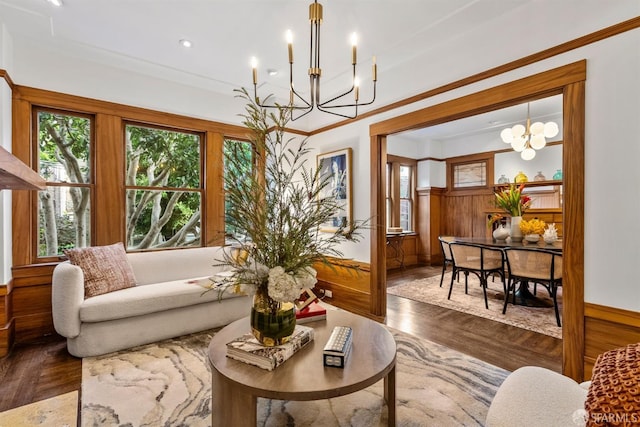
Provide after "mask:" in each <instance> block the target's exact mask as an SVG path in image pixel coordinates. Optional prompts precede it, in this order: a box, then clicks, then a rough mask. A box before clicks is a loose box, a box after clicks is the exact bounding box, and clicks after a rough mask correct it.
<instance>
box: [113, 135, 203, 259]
mask: <svg viewBox="0 0 640 427" xmlns="http://www.w3.org/2000/svg"><path fill="white" fill-rule="evenodd" d="M125 143H126V163H125V173H126V178H125V188H126V241H127V249H129V250H141V249H149V248H170V247H179V246H200V240H201V220H200V219H201V211H202V192H203V190H202V179H201V175H202V172H201V171H202V161H201V155H200V153H201V146H202V138H201V136H200V135H199V134H195V133H188V132H182V131H177V130H167V129H160V128H153V127H146V126H139V125H135V124H127V125H126V126H125Z"/></svg>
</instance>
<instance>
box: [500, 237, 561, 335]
mask: <svg viewBox="0 0 640 427" xmlns="http://www.w3.org/2000/svg"><path fill="white" fill-rule="evenodd" d="M505 256H506V258H507V269H508V271H509V280H508V285H507V291H506V292H505V294H504V307H503V308H502V314H505V313H506V312H507V304H508V302H509V295H512V296H513V303H514V304H515V302H516V284H522V283H523V282H524V283H534V284H536V285H537V284H540V285H542V286H544V287H545V288H546V289H547V291H548V292H549V296H551V298H552V299H553V306H554V309H555V311H556V322H557V324H558V326H561V322H560V312H559V310H558V298H557V294H558V286H562V254H561V253H560V252H556V251H552V250H549V249H544V248H507V249H505Z"/></svg>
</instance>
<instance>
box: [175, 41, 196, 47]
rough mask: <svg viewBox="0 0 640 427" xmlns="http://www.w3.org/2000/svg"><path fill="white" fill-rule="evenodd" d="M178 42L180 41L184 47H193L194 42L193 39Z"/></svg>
mask: <svg viewBox="0 0 640 427" xmlns="http://www.w3.org/2000/svg"><path fill="white" fill-rule="evenodd" d="M178 43H180V46H182V47H193V43H191V40H187V39H182V40H180V41H179V42H178Z"/></svg>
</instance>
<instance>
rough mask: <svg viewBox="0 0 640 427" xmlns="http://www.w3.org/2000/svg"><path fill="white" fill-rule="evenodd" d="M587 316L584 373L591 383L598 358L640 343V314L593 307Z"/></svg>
mask: <svg viewBox="0 0 640 427" xmlns="http://www.w3.org/2000/svg"><path fill="white" fill-rule="evenodd" d="M584 312H585V317H584V328H585V346H584V372H585V379H589V378H591V372H592V370H593V364H594V363H595V361H596V358H597V357H598V355H600V354H602V353H604V352H605V351H608V350H612V349H614V348H618V347H624V346H626V345H627V344H633V343H637V342H640V313H638V312H636V311H629V310H622V309H618V308H612V307H605V306H602V305H598V304H591V303H586V304H585V310H584Z"/></svg>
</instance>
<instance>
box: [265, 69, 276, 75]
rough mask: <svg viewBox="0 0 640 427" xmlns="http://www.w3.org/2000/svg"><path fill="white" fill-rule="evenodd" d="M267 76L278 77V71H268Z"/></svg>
mask: <svg viewBox="0 0 640 427" xmlns="http://www.w3.org/2000/svg"><path fill="white" fill-rule="evenodd" d="M267 74H269V75H270V76H277V75H278V70H274V69H273V68H269V69H268V70H267Z"/></svg>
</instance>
